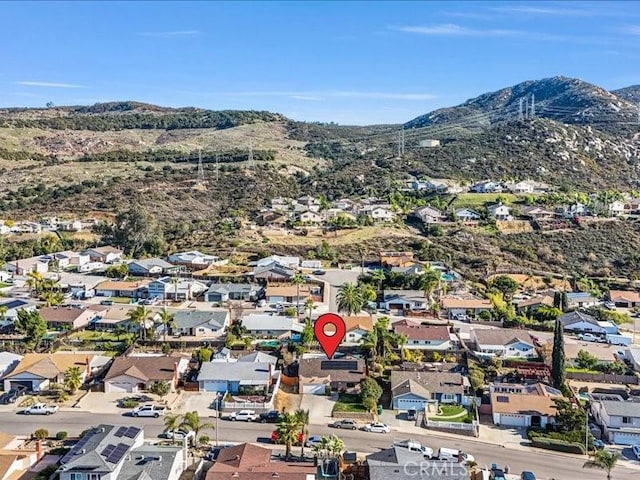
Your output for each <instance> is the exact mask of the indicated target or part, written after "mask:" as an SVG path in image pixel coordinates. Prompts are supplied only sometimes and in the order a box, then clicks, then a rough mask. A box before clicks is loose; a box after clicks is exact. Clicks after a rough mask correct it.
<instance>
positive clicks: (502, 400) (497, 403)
mask: <svg viewBox="0 0 640 480" xmlns="http://www.w3.org/2000/svg"><path fill="white" fill-rule="evenodd" d="M553 390H555V389H551V390H546V389H542V390H541V391H526V392H518V393H506V392H493V393H491V412H492V415H493V423H494V424H495V425H500V426H506V427H540V428H545V427H546V426H547V425H551V424H553V423H555V416H556V413H557V410H556V406H555V403H554V401H553V400H554V398H556V397H557V396H558V395H556V393H555V392H554V391H553ZM558 393H560V392H558Z"/></svg>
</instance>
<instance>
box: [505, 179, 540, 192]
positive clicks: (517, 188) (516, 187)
mask: <svg viewBox="0 0 640 480" xmlns="http://www.w3.org/2000/svg"><path fill="white" fill-rule="evenodd" d="M505 187H507V190H509V191H510V192H511V193H533V192H534V191H535V186H534V184H533V183H532V182H530V181H528V180H523V181H521V182H514V183H507V184H505Z"/></svg>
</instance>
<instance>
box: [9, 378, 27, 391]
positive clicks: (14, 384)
mask: <svg viewBox="0 0 640 480" xmlns="http://www.w3.org/2000/svg"><path fill="white" fill-rule="evenodd" d="M9 385H10V388H18V387H25V388H26V389H27V390H28V391H30V392H31V391H32V390H33V385H32V383H31V380H11V381H10V382H9Z"/></svg>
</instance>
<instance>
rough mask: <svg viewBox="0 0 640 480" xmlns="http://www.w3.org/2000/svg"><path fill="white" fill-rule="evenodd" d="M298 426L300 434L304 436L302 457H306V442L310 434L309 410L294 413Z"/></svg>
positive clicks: (301, 450)
mask: <svg viewBox="0 0 640 480" xmlns="http://www.w3.org/2000/svg"><path fill="white" fill-rule="evenodd" d="M294 415H295V417H296V420H297V421H298V425H299V426H300V433H301V434H302V437H301V439H302V444H301V449H300V456H302V457H304V442H305V440H306V438H307V434H308V433H309V410H302V409H298V410H296V411H295V412H294Z"/></svg>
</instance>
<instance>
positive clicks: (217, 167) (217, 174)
mask: <svg viewBox="0 0 640 480" xmlns="http://www.w3.org/2000/svg"><path fill="white" fill-rule="evenodd" d="M219 163H220V156H219V155H218V154H217V153H216V183H217V182H218V180H220V165H219Z"/></svg>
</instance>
